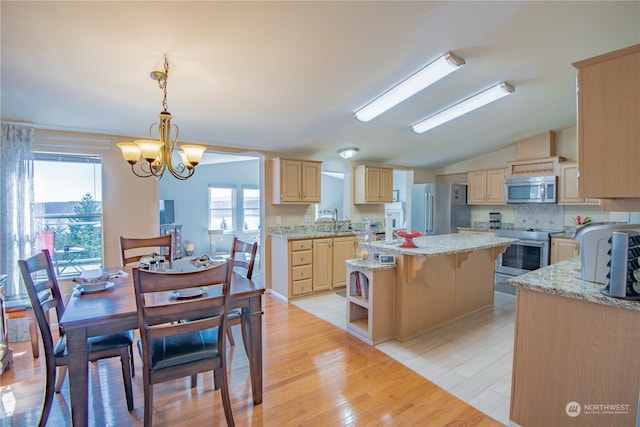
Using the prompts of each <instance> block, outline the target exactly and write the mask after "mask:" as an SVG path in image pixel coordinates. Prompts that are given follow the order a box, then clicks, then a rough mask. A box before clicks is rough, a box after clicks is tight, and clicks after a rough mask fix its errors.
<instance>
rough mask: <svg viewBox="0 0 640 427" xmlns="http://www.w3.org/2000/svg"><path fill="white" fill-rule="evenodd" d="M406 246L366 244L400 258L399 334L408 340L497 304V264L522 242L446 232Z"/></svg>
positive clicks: (396, 295) (396, 294) (397, 286)
mask: <svg viewBox="0 0 640 427" xmlns="http://www.w3.org/2000/svg"><path fill="white" fill-rule="evenodd" d="M413 241H414V243H415V244H416V246H417V247H415V248H405V247H401V242H398V241H395V242H394V243H385V242H382V241H380V242H366V243H363V244H362V245H363V246H366V247H367V248H368V249H369V252H370V253H379V254H383V255H384V254H386V255H393V256H395V259H396V273H395V290H394V293H393V294H394V301H393V302H391V301H390V302H389V303H390V304H393V306H394V309H393V311H394V314H393V318H394V336H395V338H396V339H397V340H398V341H401V342H404V341H407V340H409V339H411V338H414V337H416V336H418V335H421V334H423V333H425V332H428V331H430V330H432V329H434V328H436V327H439V326H442V325H444V324H446V323H449V322H452V321H454V320H457V319H460V318H462V317H465V316H467V315H469V314H471V313H474V312H476V311H479V310H482V309H485V308H487V307H490V306H492V305H493V292H494V276H495V264H496V259H497V258H498V256H499V255H500V254H501V253H502V252H504V251H505V249H506V248H507V247H508V246H509V245H510V244H511V243H513V242H515V241H517V239H512V238H504V237H493V236H477V235H468V234H444V235H436V236H423V237H419V238H417V239H414V240H413Z"/></svg>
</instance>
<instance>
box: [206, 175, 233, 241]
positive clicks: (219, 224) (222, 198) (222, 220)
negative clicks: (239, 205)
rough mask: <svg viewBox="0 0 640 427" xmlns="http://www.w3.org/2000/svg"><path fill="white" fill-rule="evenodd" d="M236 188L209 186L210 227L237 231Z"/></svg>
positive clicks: (229, 231)
mask: <svg viewBox="0 0 640 427" xmlns="http://www.w3.org/2000/svg"><path fill="white" fill-rule="evenodd" d="M235 192H236V190H235V188H229V187H213V186H212V187H209V229H210V230H222V231H224V232H225V233H233V232H235V230H236V229H235V223H234V221H233V218H234V206H235Z"/></svg>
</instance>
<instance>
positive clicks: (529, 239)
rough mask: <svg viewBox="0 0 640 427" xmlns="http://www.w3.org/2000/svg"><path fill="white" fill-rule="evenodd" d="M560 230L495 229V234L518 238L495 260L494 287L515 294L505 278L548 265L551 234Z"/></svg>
mask: <svg viewBox="0 0 640 427" xmlns="http://www.w3.org/2000/svg"><path fill="white" fill-rule="evenodd" d="M559 232H560V230H539V229H532V228H515V229H512V230H503V229H500V230H496V236H499V237H511V238H514V239H520V240H519V241H518V242H515V243H513V244H511V246H509V247H508V248H507V250H505V251H504V252H503V253H502V254H501V255H500V256H499V257H498V261H497V262H496V283H495V285H496V287H495V289H496V290H497V291H500V292H506V293H510V294H515V288H513V287H512V286H508V285H507V284H506V283H507V280H508V279H510V278H512V277H515V276H519V275H521V274H525V273H528V272H530V271H533V270H537V269H539V268H541V267H546V266H547V265H549V252H550V250H549V248H550V247H551V234H553V233H559Z"/></svg>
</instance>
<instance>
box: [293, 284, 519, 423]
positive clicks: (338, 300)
mask: <svg viewBox="0 0 640 427" xmlns="http://www.w3.org/2000/svg"><path fill="white" fill-rule="evenodd" d="M293 304H294V305H296V306H298V307H300V308H302V309H303V310H306V311H308V312H310V313H312V314H314V315H315V316H318V317H320V318H322V319H325V320H326V321H328V322H330V323H332V324H334V325H335V326H337V327H340V328H342V329H345V327H346V299H345V298H343V297H341V296H339V295H336V294H335V293H332V294H324V295H320V296H318V297H312V298H306V299H302V300H298V301H294V302H293ZM514 318H515V296H514V295H509V294H505V293H502V292H495V296H494V306H493V307H492V308H490V309H486V310H482V311H480V312H478V313H474V314H472V315H470V316H468V317H466V318H464V319H460V320H458V321H456V322H453V323H450V324H448V325H445V326H443V327H441V328H438V329H436V330H434V331H431V332H429V333H427V334H424V335H422V336H419V337H417V338H414V339H412V340H409V341H407V342H404V343H400V342H398V341H395V340H392V341H387V342H384V343H381V344H379V345H377V346H376V348H377V349H378V350H380V351H382V352H384V353H385V354H387V355H389V356H390V357H392V358H394V359H395V360H397V361H398V362H400V363H402V364H403V365H405V366H406V367H408V368H410V369H412V370H413V371H415V372H416V373H418V374H420V375H422V376H423V377H424V378H426V379H428V380H429V381H431V382H433V383H434V384H436V385H437V386H439V387H442V388H443V389H444V390H446V391H448V392H449V393H451V394H453V395H454V396H456V397H458V398H459V399H461V400H463V401H464V402H466V403H468V404H469V405H471V406H473V407H474V408H476V409H478V410H480V411H482V412H483V413H485V414H488V415H489V416H491V417H493V418H495V419H496V420H498V421H500V422H501V423H503V424H505V425H507V424H508V423H509V399H510V395H511V369H512V361H513V333H514Z"/></svg>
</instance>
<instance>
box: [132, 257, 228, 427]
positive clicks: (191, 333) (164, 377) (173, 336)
mask: <svg viewBox="0 0 640 427" xmlns="http://www.w3.org/2000/svg"><path fill="white" fill-rule="evenodd" d="M230 264H231V263H230V262H225V263H224V264H220V265H218V266H215V267H212V268H209V269H205V270H199V271H191V272H181V273H160V272H155V271H147V270H141V269H138V268H134V270H133V284H134V289H135V295H136V305H137V310H138V328H139V330H140V341H138V349H139V350H140V356H141V358H142V361H143V380H144V425H145V427H150V426H151V424H152V422H151V421H152V415H153V386H154V384H158V383H162V382H165V381H169V380H173V379H176V378H183V377H187V376H191V387H192V388H195V386H196V378H197V374H199V373H200V372H208V371H213V373H214V387H215V389H218V388H219V389H220V391H221V393H222V406H223V408H224V415H225V418H226V420H227V424H228V425H229V426H233V425H234V421H233V413H232V412H231V400H230V396H229V385H228V379H227V363H226V333H227V327H228V322H227V311H228V309H227V306H228V295H229V287H230V282H231V272H232V269H231V266H230ZM205 286H207V287H208V288H207V289H208V290H207V292H206V293H204V294H202V295H200V296H196V297H193V296H192V294H188V295H189V296H190V297H191V298H184V299H180V298H179V292H180V291H181V290H185V289H188V288H199V287H205ZM172 293H174V294H176V295H177V297H169V296H167V295H170V294H172ZM150 294H151V295H150ZM159 295H160V298H159V297H158V296H159ZM162 297H164V298H166V299H165V300H162V299H161V298H162ZM176 298H177V299H176ZM211 313H217V314H214V315H212V314H211ZM185 317H186V318H190V319H192V320H190V321H188V322H183V321H182V320H183V319H184V318H185Z"/></svg>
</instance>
